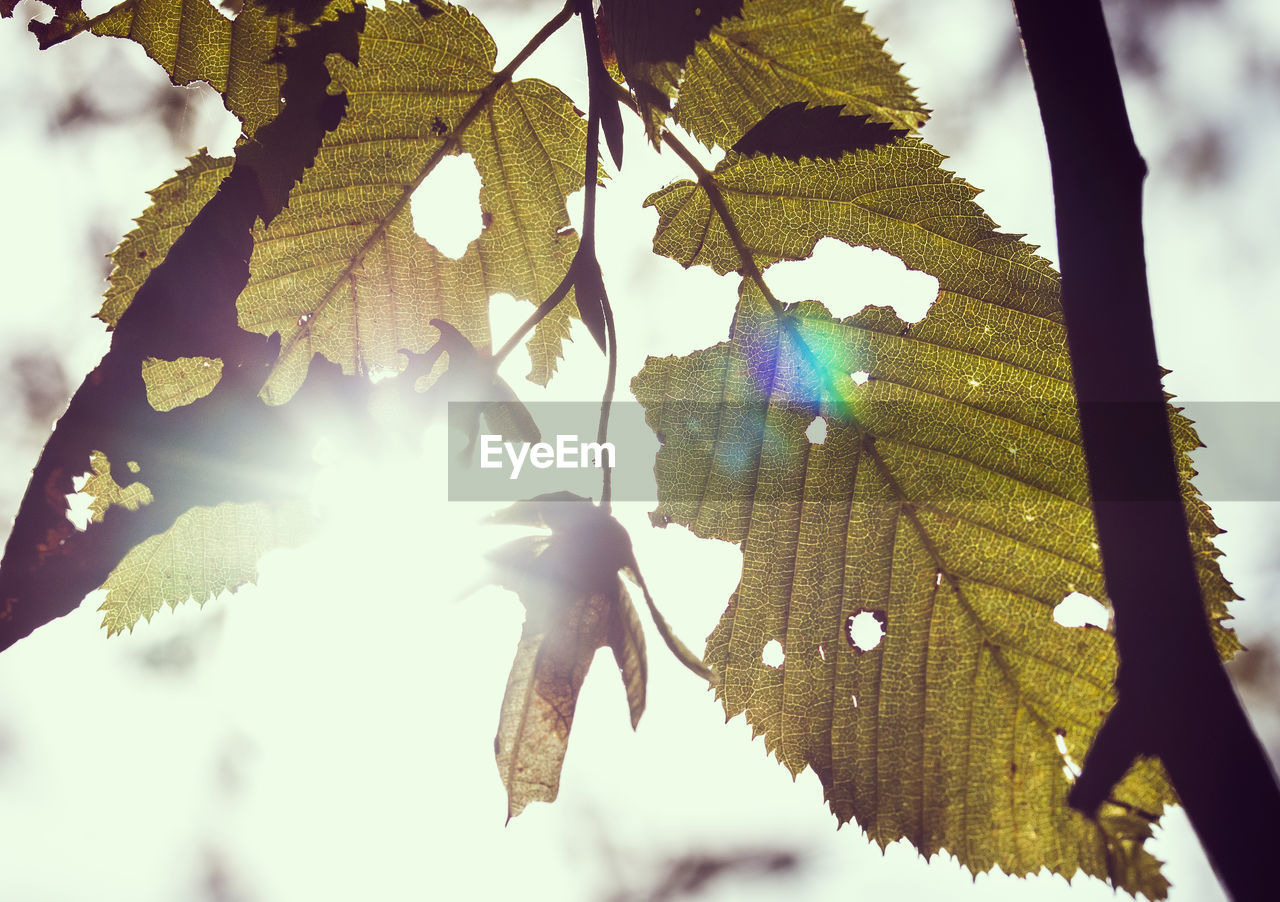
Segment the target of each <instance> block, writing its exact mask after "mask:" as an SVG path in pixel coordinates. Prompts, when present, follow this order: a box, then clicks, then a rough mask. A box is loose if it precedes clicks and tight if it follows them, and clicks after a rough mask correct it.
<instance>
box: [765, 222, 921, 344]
mask: <svg viewBox="0 0 1280 902" xmlns="http://www.w3.org/2000/svg"><path fill="white" fill-rule="evenodd" d="M769 285H770V286H771V287H772V288H773V290H774V292H776V293H777V295H778V297H780V298H791V299H795V298H810V297H814V286H815V285H824V286H826V285H831V286H844V287H841V288H836V289H827V290H824V291H823V292H822V294H821V295H819V296H818V300H820V301H822V303H823V304H824V305H826V307H827V309H829V310H830V311H831V312H832V314H833V315H835V316H836V317H837V318H839V317H844V316H852V315H853V314H855V313H857V312H858V311H860V310H861V309H862V308H863V307H866V306H867V305H868V304H878V305H881V306H889V307H892V308H893V309H894V312H895V313H897V314H898V316H899V317H901V318H902V319H904V320H906V321H907V322H908V323H914V322H917V321H919V320H920V319H922V318H923V317H924V315H925V313H927V312H928V310H929V307H930V305H932V304H933V302H934V301H935V300H936V299H937V297H938V280H937V279H935V278H934V277H933V276H930V275H926V274H925V273H922V272H918V271H916V270H911V269H907V267H906V265H905V264H904V263H903V262H902V261H901V260H899V259H898V258H897V257H895V256H893V255H892V254H890V253H887V252H886V251H880V250H873V249H871V248H868V247H850V246H849V245H847V244H845V243H844V242H842V241H838V240H837V239H835V238H823V239H822V240H821V241H819V242H818V244H817V246H816V247H814V249H813V255H812V256H811V257H809V258H808V259H807V260H794V261H784V262H782V263H775V264H774V265H773V266H770V267H769ZM855 286H856V287H855Z"/></svg>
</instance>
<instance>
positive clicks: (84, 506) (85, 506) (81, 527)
mask: <svg viewBox="0 0 1280 902" xmlns="http://www.w3.org/2000/svg"><path fill="white" fill-rule="evenodd" d="M92 475H93V474H92V473H88V472H86V473H82V474H80V475H79V476H72V477H71V488H73V489H74V490H75V491H73V492H71V493H70V494H69V495H67V519H68V520H70V521H71V525H72V526H74V527H75V528H76V529H77V530H78V531H79V532H84V531H85V530H86V529H88V528H89V523H90V522H92V520H93V511H92V510H91V509H90V505H91V504H93V496H92V495H88V494H85V493H84V492H82V491H80V490H81V489H82V488H84V484H85V483H86V482H88V481H89V477H90V476H92Z"/></svg>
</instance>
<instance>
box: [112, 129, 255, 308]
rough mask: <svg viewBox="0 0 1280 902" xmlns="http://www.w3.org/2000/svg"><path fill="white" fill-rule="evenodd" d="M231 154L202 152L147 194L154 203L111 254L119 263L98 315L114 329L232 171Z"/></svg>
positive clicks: (116, 264)
mask: <svg viewBox="0 0 1280 902" xmlns="http://www.w3.org/2000/svg"><path fill="white" fill-rule="evenodd" d="M231 163H232V158H231V157H211V156H209V154H208V153H207V152H206V151H204V150H201V151H200V152H199V153H197V154H196V155H195V156H193V157H191V158H190V159H189V160H188V165H187V168H186V169H183V170H182V171H181V172H179V173H177V174H176V175H174V176H173V177H172V178H170V179H167V180H166V181H164V182H163V183H162V184H161V185H160V186H159V187H158V188H155V189H153V190H152V191H150V192H149V194H150V196H151V206H149V207H148V208H147V209H146V211H145V212H144V213H143V214H142V215H141V216H139V217H138V218H137V219H136V220H134V221H135V222H136V223H137V224H138V226H137V228H135V229H134V230H133V231H132V232H130V233H129V234H128V235H126V236H125V237H124V240H122V241H121V242H120V244H119V246H118V247H116V249H115V250H114V251H112V252H111V260H112V262H113V263H114V264H115V265H114V266H113V267H112V269H111V276H110V285H109V286H108V287H107V290H106V293H105V294H104V295H103V299H102V309H101V310H99V311H98V313H97V317H98V319H100V320H102V321H103V322H104V323H106V324H107V325H108V326H109V327H111V328H115V326H116V324H117V323H119V322H120V317H121V316H122V315H123V314H124V312H125V310H127V309H128V308H129V305H130V304H131V303H132V302H133V296H134V294H136V293H137V291H138V289H139V288H141V287H142V283H143V282H145V281H147V277H148V276H149V275H151V271H152V270H153V269H155V268H156V267H157V266H159V265H160V263H161V262H162V261H163V260H164V258H165V256H166V255H167V254H168V253H169V248H171V247H172V246H173V243H174V242H175V241H177V240H178V238H179V236H181V235H182V233H183V231H184V230H185V229H186V228H187V226H188V225H189V224H190V223H191V220H193V219H195V216H196V214H197V213H199V212H200V210H201V209H202V208H203V207H204V205H205V204H206V203H208V202H209V200H210V199H211V198H212V197H213V195H214V194H215V193H216V192H217V190H218V186H219V185H221V184H222V180H223V179H224V178H226V177H227V174H228V173H230V172H231Z"/></svg>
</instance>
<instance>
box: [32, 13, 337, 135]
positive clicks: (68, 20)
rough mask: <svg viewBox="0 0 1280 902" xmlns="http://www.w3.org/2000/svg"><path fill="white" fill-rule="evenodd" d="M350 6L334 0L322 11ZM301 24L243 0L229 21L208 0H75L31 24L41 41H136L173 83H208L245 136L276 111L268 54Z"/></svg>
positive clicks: (279, 74)
mask: <svg viewBox="0 0 1280 902" xmlns="http://www.w3.org/2000/svg"><path fill="white" fill-rule="evenodd" d="M351 6H352V3H351V2H350V0H337V2H334V3H330V4H329V5H328V7H327V9H326V10H325V13H324V17H326V18H327V17H329V16H331V15H335V14H336V13H337V12H338V11H339V10H341V9H350V8H351ZM301 27H303V24H302V23H301V22H299V21H297V20H295V19H294V18H293V16H291V15H290V14H288V13H284V14H282V15H273V14H271V13H270V12H268V11H267V10H266V9H265V8H263V7H260V6H258V5H257V4H255V3H245V4H244V6H243V8H242V9H241V10H240V12H239V14H238V15H237V16H236V18H235V20H234V21H229V20H228V19H227V18H226V17H225V16H223V15H222V14H220V13H219V12H218V11H217V10H216V9H214V7H213V5H212V4H211V3H209V0H124V2H123V3H118V4H116V5H115V6H113V7H112V8H111V9H109V10H107V11H106V12H104V13H102V14H101V15H98V16H94V17H93V18H90V17H89V16H87V15H85V13H84V12H83V11H82V10H81V9H80V8H79V4H78V3H76V4H74V5H72V4H68V5H67V8H66V9H65V10H63V11H62V12H61V14H60V15H58V16H56V17H55V18H54V19H53V20H52V21H50V22H48V23H47V24H41V23H37V22H33V23H32V24H31V30H32V31H33V32H35V34H36V36H37V37H38V38H39V39H40V46H41V47H43V48H47V47H51V46H53V45H54V44H58V43H61V42H62V41H65V40H68V39H69V38H72V37H75V36H76V35H78V34H80V33H81V32H84V31H90V32H92V33H94V34H97V35H102V36H104V37H117V38H128V39H130V40H133V41H136V42H137V43H139V44H140V45H142V48H143V49H144V50H145V51H146V52H147V56H149V57H151V58H152V59H153V60H155V61H156V62H157V63H159V64H160V65H161V66H162V67H163V68H164V70H165V71H166V72H168V73H169V77H170V79H172V80H173V83H174V84H176V85H189V84H192V83H193V82H197V81H203V82H207V83H208V84H209V85H210V86H212V87H213V89H214V90H215V91H217V92H218V93H219V94H221V95H222V99H223V103H224V104H225V105H226V107H227V109H228V110H230V111H231V112H232V113H234V114H235V115H236V117H237V118H239V119H240V120H241V122H242V123H243V130H244V134H245V135H246V136H247V137H252V136H253V134H254V132H256V131H257V130H258V127H259V126H261V125H264V124H265V123H267V122H269V121H270V120H272V119H274V118H275V116H276V115H277V114H278V113H279V112H280V109H281V107H282V104H281V90H280V89H281V87H282V86H283V84H284V76H285V73H284V68H283V67H282V66H278V65H276V64H275V62H274V61H273V59H272V56H273V54H274V52H275V51H276V49H277V47H278V46H280V45H282V44H284V43H287V42H288V40H289V38H290V37H291V36H292V35H293V34H294V33H295V32H297V31H298V30H299V29H300V28H301Z"/></svg>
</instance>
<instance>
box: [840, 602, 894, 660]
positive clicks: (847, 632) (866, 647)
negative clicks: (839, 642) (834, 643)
mask: <svg viewBox="0 0 1280 902" xmlns="http://www.w3.org/2000/svg"><path fill="white" fill-rule="evenodd" d="M884 627H885V615H884V612H883V611H859V612H858V613H856V614H853V615H851V616H850V617H849V619H848V620H846V621H845V622H844V636H845V638H846V639H848V640H849V647H850V648H852V649H853V650H854V651H871V650H872V649H873V648H875V647H876V646H878V645H879V644H880V640H881V639H883V638H884Z"/></svg>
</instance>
